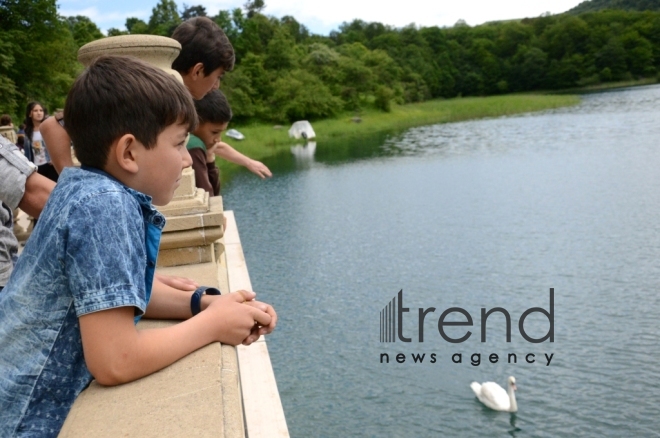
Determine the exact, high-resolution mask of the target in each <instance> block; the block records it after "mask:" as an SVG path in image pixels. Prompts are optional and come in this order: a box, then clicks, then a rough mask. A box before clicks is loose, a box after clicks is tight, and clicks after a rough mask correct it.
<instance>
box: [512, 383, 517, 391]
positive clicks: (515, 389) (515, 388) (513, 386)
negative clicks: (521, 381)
mask: <svg viewBox="0 0 660 438" xmlns="http://www.w3.org/2000/svg"><path fill="white" fill-rule="evenodd" d="M511 387H512V388H513V390H514V391H517V390H518V387H517V386H516V384H515V383H514V384H513V385H511Z"/></svg>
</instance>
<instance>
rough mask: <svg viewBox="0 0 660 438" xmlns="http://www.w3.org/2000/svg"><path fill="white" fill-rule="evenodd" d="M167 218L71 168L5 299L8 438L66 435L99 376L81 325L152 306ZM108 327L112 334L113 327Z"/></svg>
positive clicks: (1, 364) (1, 346) (146, 202)
mask: <svg viewBox="0 0 660 438" xmlns="http://www.w3.org/2000/svg"><path fill="white" fill-rule="evenodd" d="M164 225H165V218H164V217H163V215H161V214H160V213H159V212H158V211H156V210H155V209H154V207H153V206H152V205H151V197H149V196H147V195H145V194H142V193H139V192H137V191H135V190H133V189H130V188H128V187H126V186H124V185H123V184H122V183H120V182H119V181H117V180H116V179H114V178H112V177H111V176H110V175H108V174H106V173H104V172H102V171H99V170H96V169H85V168H83V169H78V168H66V169H65V170H64V171H63V172H62V175H61V176H60V179H59V182H58V184H57V186H56V187H55V190H54V191H53V193H52V194H51V196H50V198H49V200H48V202H47V204H46V207H45V208H44V210H43V212H42V214H41V216H40V217H39V222H38V223H37V226H36V227H35V229H34V231H33V232H32V235H31V236H30V238H29V239H28V242H27V244H26V246H25V249H24V251H23V253H22V254H21V256H20V257H19V260H18V263H17V264H16V267H15V269H14V271H13V273H12V275H11V277H10V279H9V282H8V283H7V286H6V287H5V288H4V290H3V291H2V292H0V436H1V437H5V436H39V437H47V436H53V437H54V436H57V434H58V433H59V431H60V428H61V427H62V424H63V423H64V420H65V418H66V416H67V414H68V413H69V410H70V409H71V406H72V405H73V402H74V401H75V399H76V397H77V396H78V394H80V392H81V391H82V390H83V389H85V388H86V387H87V385H89V383H90V381H91V379H92V376H91V375H90V373H89V371H88V370H87V367H86V366H85V360H84V357H83V348H82V339H81V337H80V328H79V325H78V318H79V317H80V316H82V315H85V314H88V313H92V312H98V311H101V310H107V309H113V308H117V307H124V306H131V307H134V308H135V313H136V322H137V319H138V318H139V316H141V315H142V314H143V313H144V311H145V309H146V307H147V304H148V302H149V297H150V295H151V286H152V282H153V275H154V269H155V266H156V257H157V255H158V246H159V243H160V236H161V232H162V229H163V227H164ZM108 329H109V330H111V329H112V327H108Z"/></svg>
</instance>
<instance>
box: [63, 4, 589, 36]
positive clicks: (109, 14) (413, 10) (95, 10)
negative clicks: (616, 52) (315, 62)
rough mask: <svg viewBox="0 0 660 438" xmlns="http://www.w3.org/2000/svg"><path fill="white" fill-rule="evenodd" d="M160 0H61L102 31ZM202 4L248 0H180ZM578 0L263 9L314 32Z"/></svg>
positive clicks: (537, 10)
mask: <svg viewBox="0 0 660 438" xmlns="http://www.w3.org/2000/svg"><path fill="white" fill-rule="evenodd" d="M158 1H159V0H114V1H108V0H59V1H58V6H59V13H60V15H64V16H70V15H85V16H87V17H89V18H91V19H92V21H94V22H95V23H96V24H97V25H98V26H99V27H100V28H101V30H103V31H106V30H107V29H108V28H111V27H116V28H118V29H122V30H123V29H125V28H124V23H125V21H126V18H127V17H137V18H141V19H143V20H144V21H148V20H149V17H150V16H151V9H152V8H153V7H154V6H155V5H156V4H157V3H158ZM184 3H186V4H188V5H198V4H199V5H202V6H204V7H206V11H207V13H208V15H211V16H213V15H216V14H217V13H218V11H219V10H221V9H234V8H237V7H242V6H243V4H244V3H245V0H239V1H231V0H186V1H183V0H178V1H177V5H178V6H179V9H182V7H183V4H184ZM579 3H581V1H580V0H501V1H492V0H459V1H440V0H434V1H429V0H406V1H401V2H393V1H387V0H385V1H383V0H380V1H376V0H357V1H355V0H352V1H351V0H334V1H319V0H266V8H265V9H264V11H263V13H264V14H266V15H273V16H275V17H278V18H280V17H282V16H284V15H291V16H293V17H294V18H295V19H296V20H298V21H299V22H300V23H302V24H304V25H305V26H307V28H308V29H309V30H310V31H311V32H312V33H316V34H322V35H327V34H328V33H329V32H330V31H331V30H335V29H337V28H338V26H339V25H340V24H341V23H343V22H345V21H352V20H353V19H355V18H359V19H362V20H364V21H367V22H370V21H378V22H381V23H383V24H388V25H392V26H396V27H402V26H405V25H408V24H410V23H415V24H417V25H419V26H452V25H454V23H456V21H458V20H460V19H463V20H465V21H466V22H467V23H468V24H469V25H470V26H474V25H477V24H482V23H484V22H487V21H493V20H506V19H512V18H524V17H538V16H539V15H541V14H543V13H544V12H550V13H553V14H556V13H560V12H564V11H567V10H568V9H571V8H572V7H574V6H576V5H578V4H579Z"/></svg>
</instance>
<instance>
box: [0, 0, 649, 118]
mask: <svg viewBox="0 0 660 438" xmlns="http://www.w3.org/2000/svg"><path fill="white" fill-rule="evenodd" d="M613 1H616V0H613ZM596 2H599V0H593V1H592V2H588V3H596ZM618 3H631V4H632V3H639V4H641V3H644V1H643V0H638V1H637V2H635V1H633V0H627V1H626V0H619V1H618ZM655 3H657V2H655ZM265 7H266V5H265V4H264V2H263V0H254V1H248V2H247V3H246V4H245V7H244V9H240V8H237V9H234V10H231V11H220V12H219V13H218V14H217V15H215V16H213V17H211V18H212V19H213V20H214V21H215V22H217V23H218V25H219V26H220V27H221V28H223V29H224V30H225V32H226V33H227V35H228V36H229V38H230V40H231V41H232V43H233V45H234V48H235V50H236V58H237V64H236V68H235V69H234V71H233V72H231V73H228V74H227V75H225V78H224V80H223V85H222V89H223V90H224V91H225V93H226V94H227V95H228V97H229V100H230V103H231V104H232V107H233V110H234V114H235V117H236V118H237V119H239V120H243V121H246V120H261V121H273V122H286V121H291V120H295V119H300V118H309V119H315V118H324V117H328V116H333V115H336V114H338V113H340V112H342V111H355V112H358V111H359V110H360V109H363V108H366V107H376V108H379V109H381V110H383V111H389V110H390V107H391V105H392V103H407V102H418V101H424V100H428V99H432V98H442V97H444V98H449V97H455V96H478V95H493V94H502V93H510V92H521V91H533V90H557V89H564V88H571V87H579V86H585V85H591V84H597V83H602V82H610V81H619V80H627V79H637V78H642V77H656V76H657V74H658V73H657V72H658V69H659V68H660V12H652V11H647V12H630V11H621V10H605V11H599V12H588V13H584V14H580V15H572V14H561V15H555V16H541V17H538V18H529V19H523V20H515V21H505V22H495V23H488V24H484V25H480V26H475V27H470V26H467V25H466V24H465V23H462V22H459V23H457V24H456V25H455V26H453V27H451V28H440V27H422V28H420V27H416V26H414V25H410V26H406V27H403V28H395V27H392V26H388V25H385V24H381V23H367V22H364V21H361V20H355V21H352V22H350V23H344V24H343V25H341V26H340V27H339V29H338V30H336V31H333V32H331V34H330V35H329V36H327V37H326V36H319V35H312V34H310V32H309V31H308V29H307V28H306V27H305V26H304V25H303V24H301V23H299V22H298V21H297V20H296V19H295V18H294V17H291V16H285V17H281V18H276V17H272V16H268V15H265V14H264V12H263V11H264V8H265ZM200 15H207V11H206V9H205V8H204V7H203V6H186V5H184V7H183V9H182V10H179V9H178V7H177V4H176V3H175V2H174V0H159V3H158V4H157V5H156V6H155V7H154V8H153V10H152V15H151V17H150V19H149V21H148V22H145V21H143V20H140V19H138V18H129V19H127V20H126V29H124V30H119V29H110V30H109V31H108V34H109V35H120V34H141V33H150V34H158V35H170V34H171V32H172V31H173V29H174V28H175V27H176V26H177V25H178V24H179V23H180V22H181V21H182V20H183V19H187V18H190V17H194V16H200ZM0 19H1V23H2V28H1V29H2V30H1V31H0V111H8V112H10V113H14V114H19V113H20V112H21V110H22V108H24V105H25V103H26V101H27V100H29V99H35V98H36V99H40V100H42V101H43V102H44V103H45V104H46V105H47V106H49V107H50V108H53V107H58V106H61V104H62V100H63V99H64V96H65V92H66V89H67V87H68V86H69V85H70V83H71V81H72V78H73V77H74V76H75V74H76V72H77V71H78V70H79V69H80V66H79V65H78V63H77V62H76V61H75V52H76V50H77V48H78V47H80V46H81V45H83V44H84V43H86V42H88V41H91V40H93V39H96V38H100V37H102V35H101V33H100V31H99V30H98V27H96V25H95V24H94V23H92V22H91V21H90V20H89V19H88V18H86V17H80V16H78V17H68V18H63V17H59V16H58V15H57V11H56V6H55V0H0Z"/></svg>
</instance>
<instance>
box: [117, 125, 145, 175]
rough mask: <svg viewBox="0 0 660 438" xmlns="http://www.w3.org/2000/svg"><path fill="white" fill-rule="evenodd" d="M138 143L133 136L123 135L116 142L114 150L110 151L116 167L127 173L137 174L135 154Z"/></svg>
mask: <svg viewBox="0 0 660 438" xmlns="http://www.w3.org/2000/svg"><path fill="white" fill-rule="evenodd" d="M138 146H141V145H140V142H138V141H137V139H136V138H135V136H134V135H133V134H124V135H122V136H121V137H119V139H117V140H116V143H115V146H114V149H111V152H110V153H111V154H113V155H114V158H115V160H116V161H117V165H118V166H119V167H120V168H122V169H123V170H125V171H126V172H128V173H133V174H134V173H137V171H138V163H137V160H136V158H137V153H138Z"/></svg>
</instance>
